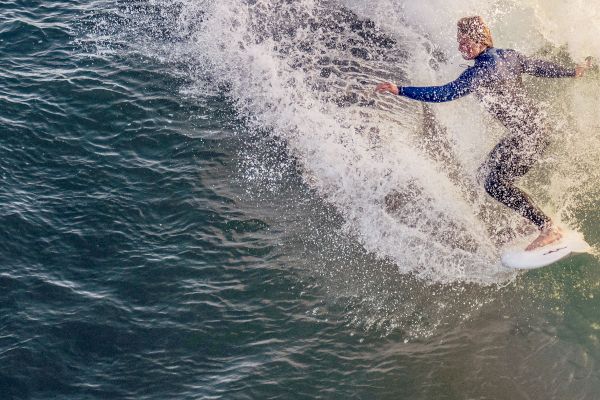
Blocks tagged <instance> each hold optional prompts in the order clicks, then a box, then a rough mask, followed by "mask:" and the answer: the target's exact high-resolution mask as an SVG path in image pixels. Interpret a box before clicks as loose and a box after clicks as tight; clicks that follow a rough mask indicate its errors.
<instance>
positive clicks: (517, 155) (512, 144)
mask: <svg viewBox="0 0 600 400" xmlns="http://www.w3.org/2000/svg"><path fill="white" fill-rule="evenodd" d="M521 145H522V143H521V142H520V141H519V140H517V139H516V138H514V137H511V138H506V139H504V140H502V141H501V142H500V143H498V144H497V145H496V147H494V149H493V150H492V151H491V152H490V155H489V157H488V161H487V165H486V170H487V176H486V178H485V182H484V187H485V190H486V192H487V193H488V194H489V195H490V196H492V197H493V198H494V199H496V200H498V201H499V202H500V203H502V204H504V205H505V206H507V207H510V208H511V209H513V210H515V211H517V212H518V213H519V214H521V215H522V216H524V217H525V218H527V219H528V220H529V221H531V222H532V223H533V224H534V225H536V226H537V227H538V229H540V230H543V229H544V227H545V226H546V225H547V224H548V223H549V222H550V218H549V217H548V216H547V215H546V214H544V213H543V212H542V210H540V209H539V208H538V207H537V206H535V205H534V204H533V201H532V200H531V198H530V197H529V196H528V195H527V194H526V193H525V192H523V191H522V190H520V189H519V188H518V187H516V186H515V184H514V181H515V180H516V179H517V178H518V177H521V176H523V175H524V174H525V173H527V171H529V169H530V168H531V166H532V165H533V164H534V163H535V162H534V160H533V159H532V157H527V156H525V155H523V152H522V151H520V148H519V147H520V146H521Z"/></svg>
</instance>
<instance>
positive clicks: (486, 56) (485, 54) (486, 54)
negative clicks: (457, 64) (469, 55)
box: [475, 47, 496, 65]
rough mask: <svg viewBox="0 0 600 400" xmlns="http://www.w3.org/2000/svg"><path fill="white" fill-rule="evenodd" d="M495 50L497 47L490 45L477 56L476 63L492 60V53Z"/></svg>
mask: <svg viewBox="0 0 600 400" xmlns="http://www.w3.org/2000/svg"><path fill="white" fill-rule="evenodd" d="M494 51H496V49H495V48H493V47H488V48H487V49H485V50H484V51H482V52H481V53H480V54H479V55H478V56H477V57H475V65H477V64H481V63H485V62H488V61H490V59H491V58H493V55H492V54H491V53H493V52H494Z"/></svg>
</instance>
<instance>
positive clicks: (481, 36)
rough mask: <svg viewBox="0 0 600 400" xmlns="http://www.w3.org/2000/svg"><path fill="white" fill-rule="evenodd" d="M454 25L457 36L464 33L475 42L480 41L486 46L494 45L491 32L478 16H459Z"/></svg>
mask: <svg viewBox="0 0 600 400" xmlns="http://www.w3.org/2000/svg"><path fill="white" fill-rule="evenodd" d="M456 25H457V28H458V35H459V36H462V35H464V36H467V37H468V38H469V39H471V40H474V41H476V42H477V43H481V44H483V45H485V46H487V47H494V41H493V40H492V32H491V31H490V28H488V26H487V25H486V24H485V22H483V18H481V17H480V16H478V15H477V16H474V17H464V18H461V19H459V20H458V23H457V24H456Z"/></svg>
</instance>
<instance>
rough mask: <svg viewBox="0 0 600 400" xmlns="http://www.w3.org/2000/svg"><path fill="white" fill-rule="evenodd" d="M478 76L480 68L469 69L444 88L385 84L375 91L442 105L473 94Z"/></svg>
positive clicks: (443, 86) (378, 86)
mask: <svg viewBox="0 0 600 400" xmlns="http://www.w3.org/2000/svg"><path fill="white" fill-rule="evenodd" d="M478 75H480V70H479V69H478V68H469V69H468V70H466V71H465V72H463V73H462V74H461V75H460V76H459V77H458V79H456V80H455V81H452V82H450V83H447V84H445V85H442V86H422V87H415V86H396V85H394V84H393V83H389V82H384V83H380V84H379V85H377V87H376V88H375V91H376V92H380V93H382V92H390V93H392V94H396V95H400V96H404V97H408V98H409V99H413V100H418V101H425V102H429V103H442V102H445V101H451V100H456V99H458V98H460V97H462V96H466V95H467V94H469V93H471V92H472V91H473V89H475V86H476V83H477V81H478V79H477V78H478Z"/></svg>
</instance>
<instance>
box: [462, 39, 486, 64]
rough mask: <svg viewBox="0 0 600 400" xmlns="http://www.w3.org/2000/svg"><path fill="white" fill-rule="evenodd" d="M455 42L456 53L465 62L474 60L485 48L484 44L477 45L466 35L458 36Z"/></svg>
mask: <svg viewBox="0 0 600 400" xmlns="http://www.w3.org/2000/svg"><path fill="white" fill-rule="evenodd" d="M457 41H458V51H460V54H462V56H463V58H464V59H465V60H472V59H474V58H475V57H477V56H478V55H480V54H481V52H482V51H484V50H485V48H486V46H485V45H484V44H481V43H478V42H476V41H474V40H473V39H471V38H470V37H468V36H466V35H459V36H458V38H457Z"/></svg>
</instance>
